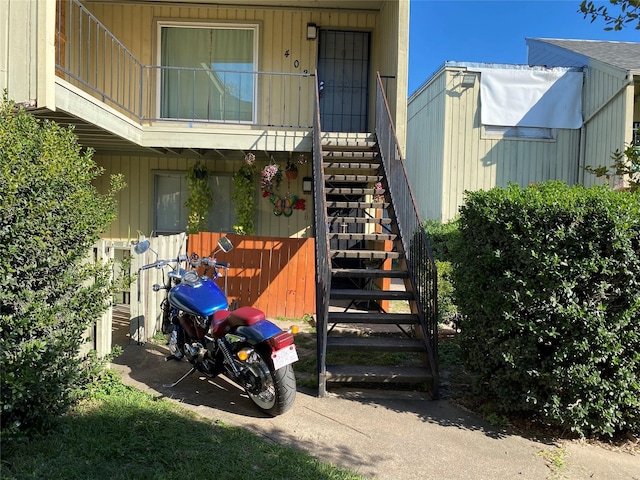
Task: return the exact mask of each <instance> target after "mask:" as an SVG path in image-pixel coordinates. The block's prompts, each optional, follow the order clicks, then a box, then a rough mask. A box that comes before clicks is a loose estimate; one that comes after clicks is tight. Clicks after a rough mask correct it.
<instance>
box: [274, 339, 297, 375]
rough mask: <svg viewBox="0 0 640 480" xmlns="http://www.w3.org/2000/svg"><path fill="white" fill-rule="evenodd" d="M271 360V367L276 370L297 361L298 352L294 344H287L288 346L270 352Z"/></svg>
mask: <svg viewBox="0 0 640 480" xmlns="http://www.w3.org/2000/svg"><path fill="white" fill-rule="evenodd" d="M271 359H272V360H273V368H275V369H276V370H278V369H279V368H282V367H286V366H287V365H289V364H290V363H293V362H297V361H298V352H297V351H296V346H295V345H289V346H288V347H284V348H281V349H280V350H277V351H275V352H273V353H272V354H271Z"/></svg>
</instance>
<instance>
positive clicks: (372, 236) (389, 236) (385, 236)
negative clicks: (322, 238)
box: [327, 232, 397, 241]
mask: <svg viewBox="0 0 640 480" xmlns="http://www.w3.org/2000/svg"><path fill="white" fill-rule="evenodd" d="M327 236H328V237H329V240H373V241H382V240H395V239H396V237H397V235H395V234H393V233H338V232H330V233H328V234H327Z"/></svg>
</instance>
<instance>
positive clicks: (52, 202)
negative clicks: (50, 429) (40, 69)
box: [0, 94, 121, 437]
mask: <svg viewBox="0 0 640 480" xmlns="http://www.w3.org/2000/svg"><path fill="white" fill-rule="evenodd" d="M100 173H101V172H100V170H99V169H98V168H97V166H96V164H95V163H94V161H93V159H92V152H90V151H88V152H82V150H81V147H80V146H79V145H78V143H77V139H76V137H75V136H74V134H73V131H72V130H71V129H63V128H61V127H59V126H58V125H56V124H55V123H52V122H44V123H42V124H41V123H39V122H38V121H37V120H36V119H35V117H33V116H32V115H29V114H27V113H25V112H24V111H22V110H16V109H15V106H14V104H13V103H12V102H10V101H8V100H7V98H6V94H5V97H4V99H3V101H2V104H1V105H0V366H1V369H2V379H1V380H0V392H1V403H0V408H1V412H0V413H1V417H0V421H1V427H2V435H3V437H5V436H11V435H17V434H25V433H29V432H30V431H32V430H37V429H41V428H42V427H44V426H46V425H47V424H48V421H49V420H50V419H51V418H52V417H53V416H55V415H56V414H58V413H60V412H62V411H63V410H65V409H66V408H67V407H68V406H69V405H71V404H72V403H73V402H74V400H75V399H76V398H77V397H78V395H79V388H80V387H81V386H82V384H83V382H84V381H86V380H87V378H88V377H89V376H91V375H92V374H93V372H94V370H93V366H94V364H95V362H91V361H90V359H89V358H87V359H82V358H80V356H79V349H80V346H81V345H82V344H83V343H84V339H83V334H84V332H85V331H86V329H87V327H88V326H89V325H90V324H91V323H92V322H94V321H95V320H96V318H97V317H98V316H99V315H100V313H101V312H103V311H104V309H105V308H106V307H107V302H108V298H109V295H110V293H111V291H110V286H111V282H110V279H109V277H110V276H109V271H108V267H107V266H102V265H93V264H91V263H89V262H85V261H84V260H85V258H86V257H87V254H88V251H89V248H90V247H91V246H92V244H93V243H94V242H95V241H96V240H97V239H98V238H99V234H100V232H102V231H104V230H105V229H106V227H107V226H108V225H109V224H110V223H111V222H112V221H113V220H114V219H115V216H116V205H115V201H114V198H113V194H114V193H115V191H116V190H117V189H118V188H120V186H121V185H120V183H121V179H120V178H116V179H114V181H113V182H112V192H111V193H109V194H108V195H104V196H103V195H100V194H98V193H97V191H96V190H95V188H94V187H93V186H92V183H91V182H92V181H93V180H94V179H95V178H96V177H98V175H100Z"/></svg>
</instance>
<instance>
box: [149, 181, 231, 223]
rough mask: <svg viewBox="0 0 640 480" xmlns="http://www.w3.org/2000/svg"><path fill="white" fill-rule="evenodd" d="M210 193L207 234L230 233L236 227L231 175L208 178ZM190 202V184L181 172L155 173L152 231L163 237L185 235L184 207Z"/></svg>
mask: <svg viewBox="0 0 640 480" xmlns="http://www.w3.org/2000/svg"><path fill="white" fill-rule="evenodd" d="M209 183H210V184H211V190H212V191H213V206H212V207H211V210H210V212H209V231H211V232H233V225H234V224H235V223H236V215H235V212H234V206H233V203H232V202H231V192H232V188H233V184H232V179H231V176H230V175H215V174H212V175H210V177H209ZM188 198H189V184H188V182H187V179H186V173H184V172H166V173H165V172H158V173H155V174H154V209H153V216H154V222H153V225H154V231H155V233H156V234H159V235H164V234H170V233H178V232H184V231H185V229H186V228H187V217H188V215H189V209H188V208H187V207H185V203H186V201H187V199H188Z"/></svg>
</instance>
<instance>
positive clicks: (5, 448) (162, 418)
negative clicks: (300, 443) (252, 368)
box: [0, 374, 363, 480]
mask: <svg viewBox="0 0 640 480" xmlns="http://www.w3.org/2000/svg"><path fill="white" fill-rule="evenodd" d="M1 461H2V464H1V468H0V478H2V479H7V480H8V479H31V478H33V479H35V478H51V479H53V478H64V479H65V480H72V479H82V480H86V479H138V478H140V479H181V480H188V479H194V480H195V479H198V480H200V479H216V480H218V479H230V480H237V479H239V478H243V477H248V478H260V479H278V480H280V479H296V480H297V479H362V478H363V477H361V476H359V475H356V474H355V473H352V472H349V471H345V470H342V469H339V468H336V467H334V466H332V465H329V464H325V463H321V462H320V461H318V460H316V459H315V458H313V457H311V456H310V455H308V454H306V453H304V452H301V451H298V450H295V449H292V448H288V447H283V446H280V445H277V444H274V443H272V442H269V441H266V440H264V439H262V438H261V437H258V436H257V435H254V434H253V433H250V432H248V431H247V430H244V429H242V428H239V427H231V426H227V425H224V424H222V423H220V422H216V421H212V420H209V419H204V418H202V417H199V416H197V415H196V414H195V413H193V412H189V411H187V410H185V409H183V408H181V407H180V406H179V405H176V404H175V403H172V402H171V401H168V400H163V399H156V398H154V397H153V396H151V395H149V394H147V393H144V392H141V391H139V390H136V389H134V388H132V387H128V386H125V385H123V384H122V383H121V382H120V380H119V379H118V378H117V377H116V376H115V374H107V375H105V379H104V380H103V382H102V383H101V385H100V386H99V388H97V389H96V391H95V392H94V393H93V394H92V395H91V396H90V397H89V398H88V399H87V400H85V401H83V402H82V403H80V404H79V405H78V406H76V407H75V408H73V409H72V410H70V411H69V412H68V413H67V414H66V415H64V416H63V417H61V418H60V419H59V420H58V421H57V422H56V425H55V426H54V427H53V429H52V430H51V431H49V432H47V433H46V434H44V435H41V436H38V437H36V438H34V439H32V440H31V441H30V442H29V443H17V442H15V443H8V442H3V445H2V457H1Z"/></svg>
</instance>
